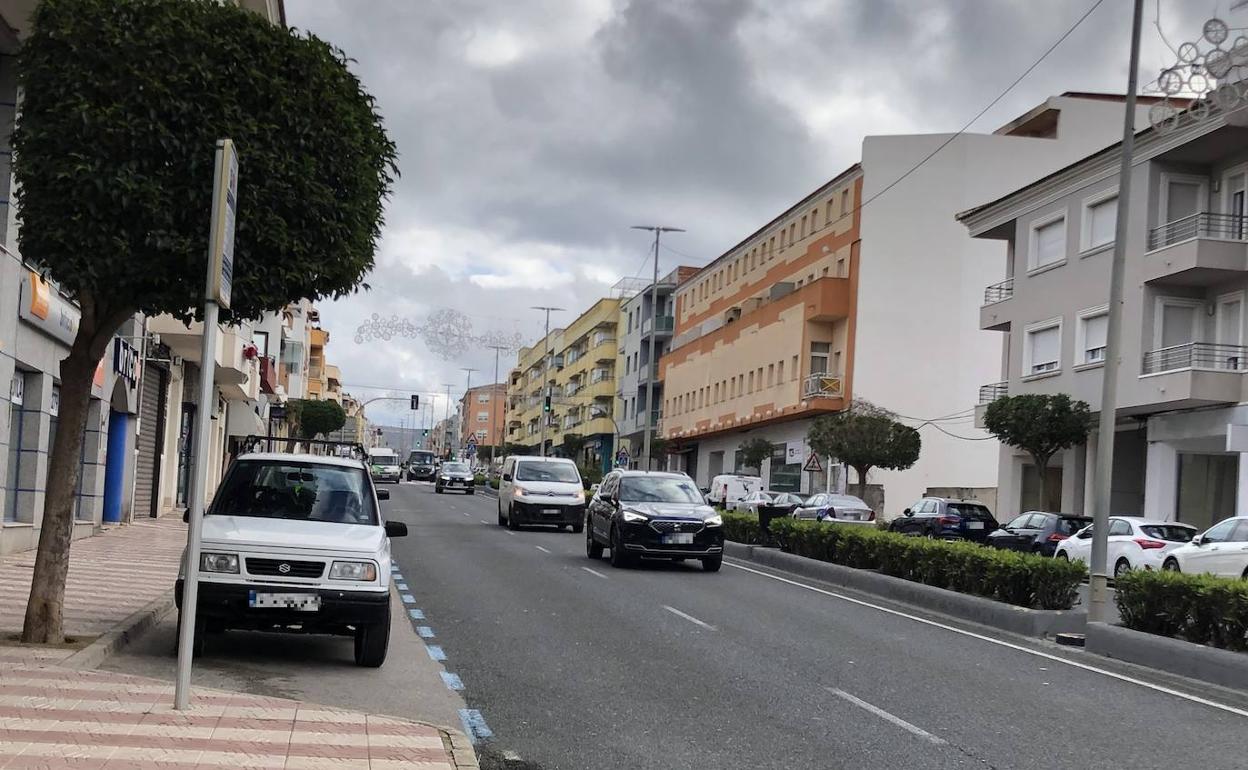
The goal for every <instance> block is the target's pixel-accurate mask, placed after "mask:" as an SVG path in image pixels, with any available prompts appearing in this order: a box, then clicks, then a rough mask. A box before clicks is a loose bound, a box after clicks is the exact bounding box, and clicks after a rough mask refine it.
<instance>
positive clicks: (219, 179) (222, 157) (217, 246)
mask: <svg viewBox="0 0 1248 770" xmlns="http://www.w3.org/2000/svg"><path fill="white" fill-rule="evenodd" d="M237 210H238V154H237V153H236V152H235V151H234V142H233V141H231V140H229V139H222V140H220V141H218V142H217V163H216V180H215V181H214V183H213V189H212V230H211V232H210V233H209V238H208V259H209V263H210V269H209V273H208V296H209V298H211V299H213V300H215V301H216V302H217V304H219V305H220V306H221V307H223V308H226V309H227V310H228V309H229V307H230V286H231V284H233V282H234V220H235V216H236V213H237Z"/></svg>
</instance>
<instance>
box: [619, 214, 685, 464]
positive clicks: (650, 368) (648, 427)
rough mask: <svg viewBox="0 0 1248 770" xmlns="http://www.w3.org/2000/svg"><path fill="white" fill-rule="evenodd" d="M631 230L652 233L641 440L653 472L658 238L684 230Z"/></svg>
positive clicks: (644, 459) (652, 227) (637, 227)
mask: <svg viewBox="0 0 1248 770" xmlns="http://www.w3.org/2000/svg"><path fill="white" fill-rule="evenodd" d="M632 229H633V230H651V231H653V232H654V280H653V281H651V282H650V363H649V364H647V365H646V366H647V369H646V415H645V418H644V420H645V423H644V424H645V430H644V432H643V433H642V440H641V442H642V443H641V456H642V468H643V469H644V470H647V471H649V470H654V469H653V467H652V465H651V462H650V434H651V433H652V432H653V429H654V426H653V425H652V424H651V419H650V418H651V415H653V414H654V401H655V397H654V386H655V380H656V379H658V373H657V369H658V363H659V362H658V360H657V359H656V358H655V341H656V339H657V338H658V335H659V236H660V235H661V234H663V233H683V232H684V230H682V229H681V228H679V227H663V226H661V225H633V227H632Z"/></svg>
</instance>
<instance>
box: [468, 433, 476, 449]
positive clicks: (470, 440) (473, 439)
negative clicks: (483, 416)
mask: <svg viewBox="0 0 1248 770" xmlns="http://www.w3.org/2000/svg"><path fill="white" fill-rule="evenodd" d="M468 446H470V447H472V448H474V449H475V448H476V446H477V437H476V436H469V437H468Z"/></svg>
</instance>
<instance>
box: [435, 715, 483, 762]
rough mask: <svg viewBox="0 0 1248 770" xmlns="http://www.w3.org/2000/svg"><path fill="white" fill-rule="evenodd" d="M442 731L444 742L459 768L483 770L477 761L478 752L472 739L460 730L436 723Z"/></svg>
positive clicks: (439, 730)
mask: <svg viewBox="0 0 1248 770" xmlns="http://www.w3.org/2000/svg"><path fill="white" fill-rule="evenodd" d="M434 727H437V728H438V732H440V733H442V742H443V744H445V745H446V748H447V751H448V752H449V753H450V755H451V760H452V761H453V762H454V763H455V767H456V768H457V770H481V765H480V763H478V762H477V752H476V750H475V749H473V748H472V741H471V740H469V739H468V736H467V735H464V734H463V733H462V732H460V731H459V730H456V729H454V728H451V727H442V726H440V725H434Z"/></svg>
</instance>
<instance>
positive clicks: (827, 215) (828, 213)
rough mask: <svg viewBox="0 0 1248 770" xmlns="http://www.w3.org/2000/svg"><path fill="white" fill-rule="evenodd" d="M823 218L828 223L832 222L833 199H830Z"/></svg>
mask: <svg viewBox="0 0 1248 770" xmlns="http://www.w3.org/2000/svg"><path fill="white" fill-rule="evenodd" d="M823 219H824V221H825V222H827V223H828V224H832V201H828V206H827V211H826V213H825V214H824V217H823Z"/></svg>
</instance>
